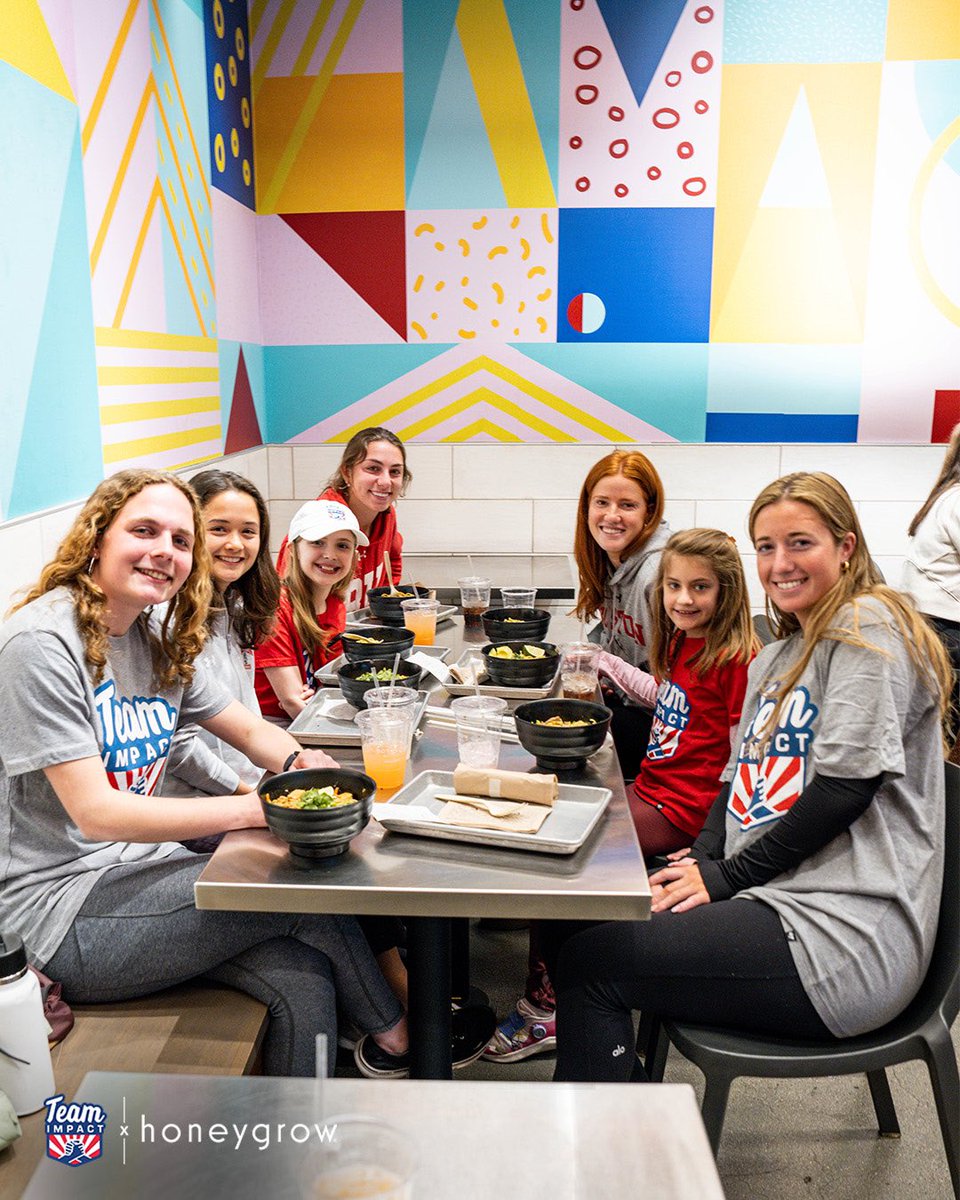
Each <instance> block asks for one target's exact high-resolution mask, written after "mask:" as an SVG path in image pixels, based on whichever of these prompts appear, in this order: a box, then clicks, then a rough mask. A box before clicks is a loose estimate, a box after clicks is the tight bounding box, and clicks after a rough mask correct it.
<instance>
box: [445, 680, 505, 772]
mask: <svg viewBox="0 0 960 1200" xmlns="http://www.w3.org/2000/svg"><path fill="white" fill-rule="evenodd" d="M506 707H507V702H506V700H503V699H501V698H500V697H499V696H461V697H459V699H457V700H454V701H452V702H451V704H450V711H451V712H452V713H453V714H454V716H455V717H456V719H457V750H458V752H459V755H460V761H461V762H462V763H463V765H464V766H465V767H496V765H497V763H498V762H499V761H500V734H501V731H502V721H501V718H502V717H503V714H504V712H505V711H506Z"/></svg>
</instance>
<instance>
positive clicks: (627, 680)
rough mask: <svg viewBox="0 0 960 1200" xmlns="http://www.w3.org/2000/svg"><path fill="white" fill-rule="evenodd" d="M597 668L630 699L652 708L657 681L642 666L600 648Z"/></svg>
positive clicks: (655, 696)
mask: <svg viewBox="0 0 960 1200" xmlns="http://www.w3.org/2000/svg"><path fill="white" fill-rule="evenodd" d="M597 670H598V671H599V672H600V674H601V675H605V676H606V677H607V678H608V679H610V680H612V681H613V682H614V683H615V684H616V685H617V687H618V688H619V689H620V690H621V691H622V692H623V693H624V694H625V695H627V696H629V697H630V698H631V699H632V700H636V701H637V702H638V703H640V704H642V705H643V706H644V707H645V708H653V706H654V704H655V703H656V700H657V687H658V685H657V681H656V679H654V677H653V676H652V675H651V674H650V673H649V672H648V671H644V670H643V668H642V667H632V666H631V665H630V664H629V663H628V662H624V660H623V659H622V658H618V657H617V656H616V655H615V654H610V653H609V652H608V651H606V650H601V651H600V655H599V658H598V661H597Z"/></svg>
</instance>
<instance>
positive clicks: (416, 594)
mask: <svg viewBox="0 0 960 1200" xmlns="http://www.w3.org/2000/svg"><path fill="white" fill-rule="evenodd" d="M410 586H411V587H412V588H413V594H414V596H416V598H417V599H418V600H419V599H420V593H419V592H418V591H417V585H416V584H415V583H411V585H410Z"/></svg>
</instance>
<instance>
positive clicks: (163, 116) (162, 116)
mask: <svg viewBox="0 0 960 1200" xmlns="http://www.w3.org/2000/svg"><path fill="white" fill-rule="evenodd" d="M157 112H159V114H160V120H161V121H162V122H163V128H164V131H165V132H166V135H167V141H168V142H169V144H170V153H171V155H172V157H173V163H174V166H175V167H176V168H177V178H178V179H179V180H180V190H181V191H182V192H183V198H184V201H185V202H186V206H187V213H188V215H189V217H190V224H191V225H192V226H193V232H194V236H195V237H196V239H197V242H198V243H199V245H200V254H201V257H202V258H203V265H204V268H205V269H206V273H207V282H208V283H209V285H210V290H211V292H214V293H216V287H215V285H214V280H213V267H212V266H211V265H210V260H209V258H207V252H206V250H205V249H204V247H203V238H202V237H201V236H200V226H199V225H198V223H197V214H196V212H195V211H194V207H193V202H192V200H191V199H190V193H189V192H188V191H187V182H186V180H185V179H184V177H183V169H182V168H181V166H180V155H179V154H178V153H177V145H176V142H175V141H174V140H173V134H172V133H171V131H170V123H169V122H168V121H167V114H166V113H165V112H164V110H163V102H162V101H161V100H160V97H159V96H158V97H157ZM167 182H168V183H169V180H168V181H167ZM170 188H171V195H173V194H174V193H173V185H172V184H171V185H170ZM184 270H186V265H184Z"/></svg>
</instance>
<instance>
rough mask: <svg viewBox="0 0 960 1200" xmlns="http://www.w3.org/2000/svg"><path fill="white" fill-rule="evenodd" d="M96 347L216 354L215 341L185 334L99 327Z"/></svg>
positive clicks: (214, 339)
mask: <svg viewBox="0 0 960 1200" xmlns="http://www.w3.org/2000/svg"><path fill="white" fill-rule="evenodd" d="M96 342H97V345H98V346H118V347H122V348H124V349H128V350H194V351H203V350H206V351H209V352H211V353H216V349H217V339H216V338H209V337H196V336H193V335H191V334H186V333H157V332H155V331H154V330H152V329H112V328H110V327H109V326H106V325H99V326H98V327H97V330H96Z"/></svg>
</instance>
